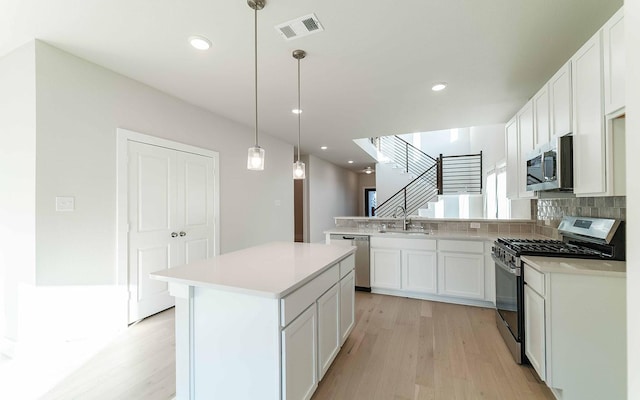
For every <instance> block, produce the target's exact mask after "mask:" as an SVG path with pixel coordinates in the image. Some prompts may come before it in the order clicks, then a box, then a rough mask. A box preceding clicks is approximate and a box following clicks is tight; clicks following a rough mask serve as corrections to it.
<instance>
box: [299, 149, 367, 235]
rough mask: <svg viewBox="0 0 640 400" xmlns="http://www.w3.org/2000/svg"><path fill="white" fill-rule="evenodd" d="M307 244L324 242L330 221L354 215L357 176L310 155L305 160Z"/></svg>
mask: <svg viewBox="0 0 640 400" xmlns="http://www.w3.org/2000/svg"><path fill="white" fill-rule="evenodd" d="M307 188H308V193H309V196H308V199H309V223H308V227H309V241H310V242H312V243H315V242H324V241H325V235H324V233H322V232H323V231H325V230H327V229H331V228H333V227H335V220H334V217H340V216H352V215H356V213H357V212H358V204H357V202H358V174H356V173H355V172H352V171H349V170H347V169H344V168H340V167H338V166H336V165H334V164H331V163H329V162H327V161H324V160H323V159H320V158H318V157H315V156H313V155H309V156H308V163H307Z"/></svg>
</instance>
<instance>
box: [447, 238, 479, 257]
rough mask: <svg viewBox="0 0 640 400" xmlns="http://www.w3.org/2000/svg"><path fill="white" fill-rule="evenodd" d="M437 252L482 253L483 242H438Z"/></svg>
mask: <svg viewBox="0 0 640 400" xmlns="http://www.w3.org/2000/svg"><path fill="white" fill-rule="evenodd" d="M438 250H440V251H451V252H455V253H478V254H482V253H484V242H475V241H471V240H438Z"/></svg>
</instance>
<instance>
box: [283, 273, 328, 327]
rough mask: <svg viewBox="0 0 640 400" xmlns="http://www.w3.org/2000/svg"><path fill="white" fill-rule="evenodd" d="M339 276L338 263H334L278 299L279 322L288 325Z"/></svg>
mask: <svg viewBox="0 0 640 400" xmlns="http://www.w3.org/2000/svg"><path fill="white" fill-rule="evenodd" d="M339 278H340V265H339V264H335V265H334V266H332V267H331V268H329V269H328V270H327V271H325V272H323V273H322V274H320V275H319V276H317V277H316V278H315V279H313V280H312V281H311V282H309V283H307V284H306V285H304V286H302V287H301V288H300V289H298V290H296V291H295V292H293V293H291V294H290V295H288V296H287V297H285V298H283V299H282V300H280V321H281V322H280V323H281V325H282V326H283V327H285V326H287V325H289V323H290V322H291V321H293V320H294V319H295V318H296V317H297V316H298V315H300V313H302V312H303V311H304V310H305V309H306V308H307V307H309V305H310V304H311V303H313V302H315V301H316V300H317V299H318V297H320V296H321V295H322V294H323V293H324V292H326V291H327V290H329V288H330V287H331V286H333V285H335V283H336V282H338V280H339Z"/></svg>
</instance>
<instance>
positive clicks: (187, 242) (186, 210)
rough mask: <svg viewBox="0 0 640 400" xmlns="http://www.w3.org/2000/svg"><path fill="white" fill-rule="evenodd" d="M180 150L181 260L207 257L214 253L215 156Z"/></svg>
mask: <svg viewBox="0 0 640 400" xmlns="http://www.w3.org/2000/svg"><path fill="white" fill-rule="evenodd" d="M177 153H178V158H177V160H178V162H177V187H178V209H177V215H176V217H177V222H178V225H179V228H180V231H179V232H178V234H179V239H178V242H179V246H178V263H179V264H188V263H190V262H193V261H197V260H204V259H205V258H209V257H211V256H213V254H214V232H215V229H214V215H213V210H214V191H213V188H214V182H213V179H214V174H213V159H212V158H210V157H204V156H201V155H198V154H192V153H184V152H177Z"/></svg>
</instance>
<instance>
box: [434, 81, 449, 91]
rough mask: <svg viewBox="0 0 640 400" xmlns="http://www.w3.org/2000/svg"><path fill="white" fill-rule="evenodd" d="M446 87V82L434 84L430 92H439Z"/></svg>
mask: <svg viewBox="0 0 640 400" xmlns="http://www.w3.org/2000/svg"><path fill="white" fill-rule="evenodd" d="M446 87H447V82H438V83H434V84H433V86H431V90H433V91H434V92H439V91H441V90H444V89H445V88H446Z"/></svg>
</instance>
